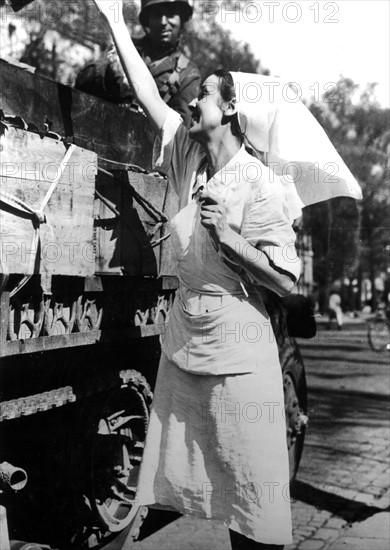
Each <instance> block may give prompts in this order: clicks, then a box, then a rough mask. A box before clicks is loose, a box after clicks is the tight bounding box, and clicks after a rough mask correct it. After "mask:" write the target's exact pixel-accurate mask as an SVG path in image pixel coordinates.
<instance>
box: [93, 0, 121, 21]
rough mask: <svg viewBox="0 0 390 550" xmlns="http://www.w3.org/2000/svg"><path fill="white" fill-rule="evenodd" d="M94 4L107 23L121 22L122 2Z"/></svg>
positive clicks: (108, 0)
mask: <svg viewBox="0 0 390 550" xmlns="http://www.w3.org/2000/svg"><path fill="white" fill-rule="evenodd" d="M94 2H95V4H96V6H97V7H98V9H99V11H100V13H101V14H102V15H103V16H104V17H105V18H106V19H107V21H108V23H110V24H112V23H119V22H121V21H123V0H94Z"/></svg>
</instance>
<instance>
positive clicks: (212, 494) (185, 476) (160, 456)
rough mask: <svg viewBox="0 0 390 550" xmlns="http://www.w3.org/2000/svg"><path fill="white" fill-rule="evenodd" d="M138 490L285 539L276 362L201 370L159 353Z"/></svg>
mask: <svg viewBox="0 0 390 550" xmlns="http://www.w3.org/2000/svg"><path fill="white" fill-rule="evenodd" d="M137 498H138V503H139V504H140V505H153V504H156V503H158V504H159V505H163V506H167V507H169V508H171V509H172V508H173V509H175V510H177V511H178V512H180V513H182V514H190V515H193V516H197V517H200V518H205V519H215V520H223V521H224V522H225V524H226V525H227V526H228V527H229V528H230V529H232V530H234V531H236V532H238V533H241V534H242V535H244V536H246V537H248V538H251V539H253V540H256V541H258V542H262V543H265V544H267V543H268V544H280V545H281V544H291V543H292V528H291V511H290V499H289V468H288V453H287V444H286V424H285V419H284V402H283V387H282V375H281V370H280V365H279V364H278V363H277V364H271V365H270V364H269V362H268V361H267V362H265V363H263V365H262V367H261V368H259V369H258V372H257V373H256V374H253V373H249V374H238V375H203V376H202V375H197V374H193V373H189V372H185V371H183V370H182V369H180V368H178V367H177V366H176V365H175V364H173V363H172V362H171V361H169V360H168V359H167V357H166V356H165V355H164V354H162V356H161V361H160V367H159V372H158V377H157V382H156V388H155V396H154V400H153V407H152V411H151V416H150V422H149V428H148V434H147V439H146V446H145V451H144V456H143V460H142V465H141V470H140V477H139V488H138V494H137Z"/></svg>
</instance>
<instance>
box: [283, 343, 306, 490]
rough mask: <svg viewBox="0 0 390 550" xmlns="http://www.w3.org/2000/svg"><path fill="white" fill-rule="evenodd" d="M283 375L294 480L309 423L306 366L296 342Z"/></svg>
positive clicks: (291, 471)
mask: <svg viewBox="0 0 390 550" xmlns="http://www.w3.org/2000/svg"><path fill="white" fill-rule="evenodd" d="M288 340H289V339H288V338H287V342H288ZM282 373H283V390H284V409H285V419H286V433H287V448H288V458H289V465H290V480H293V479H294V478H295V476H296V474H297V472H298V468H299V463H300V460H301V456H302V451H303V445H304V440H305V431H306V426H307V423H308V418H307V416H306V414H305V413H306V393H307V390H306V377H305V371H304V365H303V361H302V357H301V354H300V352H299V350H298V346H297V344H296V343H295V341H294V340H292V341H290V350H289V353H288V354H286V355H285V357H284V362H283V363H282Z"/></svg>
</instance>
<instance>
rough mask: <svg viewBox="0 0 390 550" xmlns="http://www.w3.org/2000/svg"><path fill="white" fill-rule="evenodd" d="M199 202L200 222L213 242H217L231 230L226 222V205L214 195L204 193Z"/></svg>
mask: <svg viewBox="0 0 390 550" xmlns="http://www.w3.org/2000/svg"><path fill="white" fill-rule="evenodd" d="M200 203H201V209H200V218H201V224H202V225H203V227H205V228H206V229H208V230H209V231H210V234H211V237H212V239H213V240H214V242H216V243H218V244H219V243H221V242H222V241H223V239H224V237H225V236H226V235H227V234H228V233H229V231H231V229H230V227H229V224H228V222H227V216H226V207H225V205H224V203H223V201H222V200H221V199H220V198H219V197H217V196H216V195H208V194H204V195H203V196H202V197H201V202H200Z"/></svg>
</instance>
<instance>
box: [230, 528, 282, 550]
mask: <svg viewBox="0 0 390 550" xmlns="http://www.w3.org/2000/svg"><path fill="white" fill-rule="evenodd" d="M229 535H230V542H231V545H232V550H283V548H284V546H283V545H278V544H263V543H262V542H256V541H255V540H252V539H248V538H247V537H244V535H241V534H240V533H236V532H235V531H232V530H231V529H229Z"/></svg>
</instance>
